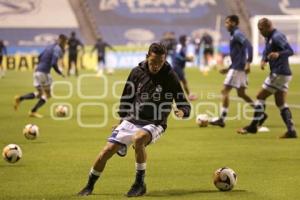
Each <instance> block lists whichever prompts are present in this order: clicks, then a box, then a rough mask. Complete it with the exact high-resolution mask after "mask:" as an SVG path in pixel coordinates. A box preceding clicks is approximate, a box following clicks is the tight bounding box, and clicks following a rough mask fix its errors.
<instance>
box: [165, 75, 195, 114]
mask: <svg viewBox="0 0 300 200" xmlns="http://www.w3.org/2000/svg"><path fill="white" fill-rule="evenodd" d="M170 73H171V80H172V87H173V88H172V91H173V97H174V100H175V103H176V107H177V109H178V110H175V114H176V116H177V117H179V118H187V117H189V116H190V112H191V105H190V103H189V102H188V101H187V99H186V97H185V94H184V91H183V89H182V87H181V85H180V82H179V80H178V78H177V76H176V75H175V74H174V72H173V71H172V72H170Z"/></svg>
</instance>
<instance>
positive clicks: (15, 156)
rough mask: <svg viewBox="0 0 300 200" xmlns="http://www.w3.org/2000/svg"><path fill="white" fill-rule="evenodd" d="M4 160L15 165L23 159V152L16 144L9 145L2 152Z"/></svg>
mask: <svg viewBox="0 0 300 200" xmlns="http://www.w3.org/2000/svg"><path fill="white" fill-rule="evenodd" d="M2 156H3V158H4V160H6V161H7V162H9V163H15V162H17V161H18V160H20V159H21V158H22V150H21V148H20V147H19V146H18V145H16V144H9V145H7V146H6V147H4V149H3V151H2Z"/></svg>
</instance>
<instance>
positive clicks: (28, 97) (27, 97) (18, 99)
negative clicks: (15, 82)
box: [14, 87, 43, 110]
mask: <svg viewBox="0 0 300 200" xmlns="http://www.w3.org/2000/svg"><path fill="white" fill-rule="evenodd" d="M36 89H37V91H36V92H31V93H28V94H25V95H22V96H19V95H16V96H15V98H14V109H15V110H18V108H19V106H20V103H21V102H22V101H24V100H31V99H35V98H40V97H41V96H42V94H43V92H42V89H41V88H40V87H37V88H36Z"/></svg>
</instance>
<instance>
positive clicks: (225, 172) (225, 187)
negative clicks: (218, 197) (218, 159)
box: [214, 167, 237, 191]
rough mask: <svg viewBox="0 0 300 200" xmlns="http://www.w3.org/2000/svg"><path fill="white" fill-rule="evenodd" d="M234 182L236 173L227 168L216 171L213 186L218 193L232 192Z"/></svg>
mask: <svg viewBox="0 0 300 200" xmlns="http://www.w3.org/2000/svg"><path fill="white" fill-rule="evenodd" d="M236 182H237V175H236V173H235V172H234V171H233V170H232V169H230V168H228V167H222V168H220V169H217V170H216V171H215V173H214V184H215V186H216V187H217V188H218V189H219V190H220V191H230V190H232V189H233V187H234V186H235V185H236Z"/></svg>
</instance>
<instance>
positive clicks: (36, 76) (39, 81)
mask: <svg viewBox="0 0 300 200" xmlns="http://www.w3.org/2000/svg"><path fill="white" fill-rule="evenodd" d="M51 84H52V78H51V75H50V74H46V73H43V72H34V73H33V85H34V87H41V88H46V87H50V86H51Z"/></svg>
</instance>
